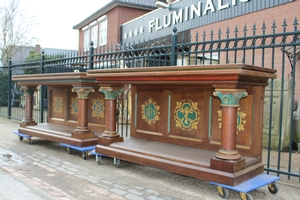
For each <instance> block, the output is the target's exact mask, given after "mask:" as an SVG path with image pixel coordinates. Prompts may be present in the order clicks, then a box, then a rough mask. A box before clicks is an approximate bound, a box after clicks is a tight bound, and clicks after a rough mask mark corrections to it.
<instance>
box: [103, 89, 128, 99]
mask: <svg viewBox="0 0 300 200" xmlns="http://www.w3.org/2000/svg"><path fill="white" fill-rule="evenodd" d="M122 91H123V88H121V89H117V90H116V89H114V88H112V87H100V89H99V92H102V93H103V94H104V95H105V99H117V98H118V96H119V95H120V94H121V93H122Z"/></svg>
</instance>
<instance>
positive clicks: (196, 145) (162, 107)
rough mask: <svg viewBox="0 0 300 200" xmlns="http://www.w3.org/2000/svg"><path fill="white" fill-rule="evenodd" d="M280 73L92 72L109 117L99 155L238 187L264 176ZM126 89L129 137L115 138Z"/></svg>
mask: <svg viewBox="0 0 300 200" xmlns="http://www.w3.org/2000/svg"><path fill="white" fill-rule="evenodd" d="M275 73H276V71H275V70H272V69H267V68H261V67H256V66H251V65H245V64H228V65H209V66H180V67H154V68H131V69H110V70H88V71H87V77H90V78H93V79H96V82H97V83H98V84H99V86H100V91H101V92H103V93H104V94H105V99H106V108H108V107H109V109H107V111H108V110H110V111H111V112H110V113H107V116H106V117H107V119H109V120H107V121H106V130H105V131H104V133H103V134H102V135H101V136H99V139H98V145H97V146H96V152H97V153H99V154H105V155H107V156H110V157H114V158H118V159H120V160H125V161H129V162H133V163H137V164H142V165H146V166H151V167H158V168H161V169H165V170H168V171H170V172H174V173H178V174H182V175H186V176H190V177H194V178H198V179H202V180H208V181H213V182H218V183H222V184H227V185H237V184H240V183H242V182H244V181H246V180H249V179H251V178H253V177H255V176H257V175H259V174H261V173H263V171H264V166H263V164H262V127H263V126H262V123H263V110H264V109H263V106H264V91H265V86H266V85H268V80H269V79H274V78H276V74H275ZM124 84H131V102H132V118H131V131H130V137H128V138H122V137H121V136H120V135H119V134H118V133H117V132H116V128H115V126H116V121H115V118H114V116H115V112H116V111H115V106H116V94H117V93H118V91H119V89H120V88H121V87H122V86H123V85H124ZM108 115H111V117H109V116H108Z"/></svg>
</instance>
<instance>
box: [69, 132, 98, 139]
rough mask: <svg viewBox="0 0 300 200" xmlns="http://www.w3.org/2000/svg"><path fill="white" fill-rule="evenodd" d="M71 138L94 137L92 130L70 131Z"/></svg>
mask: <svg viewBox="0 0 300 200" xmlns="http://www.w3.org/2000/svg"><path fill="white" fill-rule="evenodd" d="M72 138H77V139H89V138H94V132H76V131H73V132H72Z"/></svg>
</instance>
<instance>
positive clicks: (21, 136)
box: [13, 131, 32, 144]
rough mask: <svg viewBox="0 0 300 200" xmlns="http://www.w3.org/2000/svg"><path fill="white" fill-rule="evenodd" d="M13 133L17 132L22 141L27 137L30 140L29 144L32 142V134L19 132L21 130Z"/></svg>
mask: <svg viewBox="0 0 300 200" xmlns="http://www.w3.org/2000/svg"><path fill="white" fill-rule="evenodd" d="M13 133H14V134H16V135H17V136H18V138H19V140H20V141H22V140H23V138H26V139H27V142H28V143H29V144H32V140H31V136H30V135H26V134H23V133H19V132H16V131H14V132H13Z"/></svg>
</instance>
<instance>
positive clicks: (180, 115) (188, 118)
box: [174, 99, 200, 131]
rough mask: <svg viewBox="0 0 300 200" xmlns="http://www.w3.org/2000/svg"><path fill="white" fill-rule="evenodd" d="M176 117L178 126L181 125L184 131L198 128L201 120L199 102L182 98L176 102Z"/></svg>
mask: <svg viewBox="0 0 300 200" xmlns="http://www.w3.org/2000/svg"><path fill="white" fill-rule="evenodd" d="M174 119H175V121H176V127H179V128H180V129H181V130H183V131H192V130H193V129H195V130H197V129H198V123H199V120H200V110H199V108H198V103H197V102H193V101H192V100H190V99H187V100H186V99H182V100H181V101H180V102H176V108H175V110H174Z"/></svg>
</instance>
